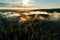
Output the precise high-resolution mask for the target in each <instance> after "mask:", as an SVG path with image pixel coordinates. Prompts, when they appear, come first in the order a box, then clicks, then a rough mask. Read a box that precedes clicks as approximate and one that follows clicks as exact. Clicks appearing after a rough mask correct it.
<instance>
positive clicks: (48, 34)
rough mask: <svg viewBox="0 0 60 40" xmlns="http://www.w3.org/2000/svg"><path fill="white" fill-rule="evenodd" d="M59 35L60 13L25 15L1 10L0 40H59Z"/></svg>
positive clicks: (33, 12) (43, 12)
mask: <svg viewBox="0 0 60 40" xmlns="http://www.w3.org/2000/svg"><path fill="white" fill-rule="evenodd" d="M35 11H37V12H35ZM59 34H60V12H59V11H58V12H56V11H55V12H51V11H50V12H46V11H41V12H39V11H38V10H32V12H31V13H29V12H28V13H23V12H20V11H15V10H1V9H0V40H59V38H60V35H59Z"/></svg>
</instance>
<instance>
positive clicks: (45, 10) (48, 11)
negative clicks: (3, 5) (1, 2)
mask: <svg viewBox="0 0 60 40" xmlns="http://www.w3.org/2000/svg"><path fill="white" fill-rule="evenodd" d="M30 11H42V12H47V13H53V12H57V13H60V8H56V9H36V10H30ZM0 12H17V10H9V9H8V10H7V9H0ZM18 12H21V11H20V10H18ZM22 12H23V11H22Z"/></svg>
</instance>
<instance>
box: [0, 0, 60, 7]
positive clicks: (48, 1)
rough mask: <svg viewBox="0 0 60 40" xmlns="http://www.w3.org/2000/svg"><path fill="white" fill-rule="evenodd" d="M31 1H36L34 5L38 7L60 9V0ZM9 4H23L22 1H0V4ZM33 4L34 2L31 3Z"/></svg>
mask: <svg viewBox="0 0 60 40" xmlns="http://www.w3.org/2000/svg"><path fill="white" fill-rule="evenodd" d="M30 1H34V2H33V3H34V4H37V5H41V6H56V7H60V0H30ZM7 2H8V3H9V2H12V3H14V2H17V3H19V2H22V0H0V3H7ZM30 3H32V2H30Z"/></svg>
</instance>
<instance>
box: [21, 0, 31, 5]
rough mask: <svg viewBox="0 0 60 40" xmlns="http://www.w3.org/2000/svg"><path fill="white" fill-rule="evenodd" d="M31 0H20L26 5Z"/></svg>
mask: <svg viewBox="0 0 60 40" xmlns="http://www.w3.org/2000/svg"><path fill="white" fill-rule="evenodd" d="M30 2H32V0H22V3H23V5H26V6H28V5H29V4H30Z"/></svg>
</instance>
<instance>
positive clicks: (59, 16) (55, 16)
mask: <svg viewBox="0 0 60 40" xmlns="http://www.w3.org/2000/svg"><path fill="white" fill-rule="evenodd" d="M37 13H38V12H36V13H32V14H29V13H15V12H4V13H2V12H0V15H1V16H2V17H3V18H7V19H8V20H13V19H14V20H17V19H19V22H25V21H28V20H30V19H42V20H47V21H58V20H60V13H56V12H54V13H46V12H41V13H45V14H41V13H40V14H37ZM44 15H45V16H44ZM46 16H47V17H46Z"/></svg>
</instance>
